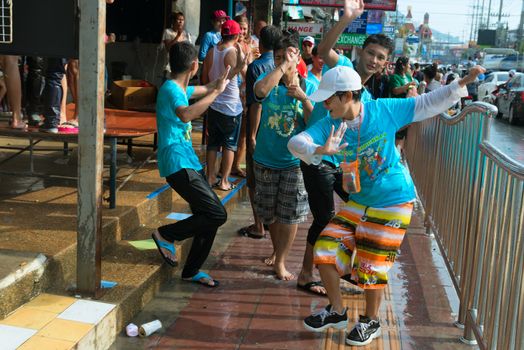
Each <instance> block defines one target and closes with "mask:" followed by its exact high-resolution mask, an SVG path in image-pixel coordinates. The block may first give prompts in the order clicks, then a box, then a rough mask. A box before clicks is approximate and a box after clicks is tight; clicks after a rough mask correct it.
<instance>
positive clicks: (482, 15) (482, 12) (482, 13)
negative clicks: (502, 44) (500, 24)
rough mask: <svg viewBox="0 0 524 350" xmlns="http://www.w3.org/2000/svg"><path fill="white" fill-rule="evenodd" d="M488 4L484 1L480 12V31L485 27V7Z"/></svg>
mask: <svg viewBox="0 0 524 350" xmlns="http://www.w3.org/2000/svg"><path fill="white" fill-rule="evenodd" d="M485 4H486V0H482V8H481V10H480V22H479V29H481V28H482V27H483V25H482V23H483V22H484V5H485Z"/></svg>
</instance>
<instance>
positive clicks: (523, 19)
mask: <svg viewBox="0 0 524 350" xmlns="http://www.w3.org/2000/svg"><path fill="white" fill-rule="evenodd" d="M523 32H524V0H522V10H521V11H520V24H519V30H518V31H517V50H518V51H519V52H522V50H523V49H524V45H523V42H522V36H523Z"/></svg>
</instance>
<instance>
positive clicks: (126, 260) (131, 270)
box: [101, 188, 247, 330]
mask: <svg viewBox="0 0 524 350" xmlns="http://www.w3.org/2000/svg"><path fill="white" fill-rule="evenodd" d="M246 195H247V191H246V189H245V188H242V189H240V190H239V191H238V192H237V193H235V194H234V195H233V196H232V197H231V199H230V200H228V201H227V202H226V203H225V207H226V210H227V211H228V212H231V211H232V210H233V209H234V208H235V207H236V206H237V205H239V203H240V201H239V198H244V199H245V196H246ZM226 196H227V194H226V195H225V196H224V197H226ZM244 205H245V203H244ZM173 206H174V207H175V208H178V209H179V211H178V212H182V213H189V212H190V211H189V207H188V205H187V203H185V202H183V200H177V201H175V202H174V205H173ZM168 214H170V213H169V212H162V213H161V214H160V215H157V216H156V217H154V218H151V220H150V221H149V222H148V223H147V224H145V225H141V227H139V228H138V229H137V230H135V231H134V232H132V233H129V234H127V235H124V236H123V239H122V240H121V241H120V242H118V243H117V244H116V245H115V246H114V247H113V248H112V249H110V250H108V251H107V252H106V253H105V254H104V257H103V261H102V277H103V279H104V280H107V281H112V282H117V283H118V285H117V286H116V287H114V288H112V289H111V290H109V291H108V292H107V294H105V295H104V296H103V297H102V298H101V301H104V302H108V303H113V304H116V305H117V320H116V322H117V329H119V330H120V329H122V328H123V327H125V325H126V324H127V323H128V322H129V321H130V320H131V319H132V318H133V317H134V316H135V315H136V314H137V313H138V312H140V311H141V310H142V309H143V308H144V306H145V305H146V304H147V303H148V302H149V301H150V300H151V299H153V297H154V296H155V295H156V293H157V292H158V290H159V289H160V287H161V285H163V284H165V283H166V282H168V281H172V280H176V279H177V278H178V277H177V278H175V276H179V275H180V269H181V268H182V267H183V265H184V262H185V260H186V258H187V254H188V252H189V249H190V247H191V243H192V239H186V240H184V241H182V242H176V243H175V247H176V251H177V261H179V264H178V266H177V267H175V268H172V267H170V266H169V265H167V264H165V263H164V262H163V260H162V258H161V257H160V255H159V254H158V250H157V249H156V247H152V249H149V250H138V249H136V248H135V247H133V246H132V245H131V244H130V242H132V241H141V240H150V239H151V234H152V233H153V232H154V231H155V230H156V228H157V227H159V226H162V225H165V224H168V223H173V222H175V221H174V220H172V219H168V218H167V216H168ZM226 225H227V223H226ZM219 232H220V231H219ZM213 249H215V247H214V248H213Z"/></svg>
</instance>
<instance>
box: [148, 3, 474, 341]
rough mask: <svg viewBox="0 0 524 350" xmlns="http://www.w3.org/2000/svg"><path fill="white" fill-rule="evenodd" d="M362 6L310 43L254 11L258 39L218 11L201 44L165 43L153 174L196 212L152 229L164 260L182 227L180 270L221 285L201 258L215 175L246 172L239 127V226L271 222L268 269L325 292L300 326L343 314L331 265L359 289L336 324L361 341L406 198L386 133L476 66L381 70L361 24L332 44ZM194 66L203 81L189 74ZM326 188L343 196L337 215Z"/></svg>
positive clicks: (441, 103)
mask: <svg viewBox="0 0 524 350" xmlns="http://www.w3.org/2000/svg"><path fill="white" fill-rule="evenodd" d="M363 10H364V2H363V0H345V4H344V12H343V15H342V17H341V18H340V20H339V22H338V23H337V24H335V25H334V27H333V28H331V29H330V30H329V32H327V33H325V35H324V38H323V39H322V41H321V42H320V43H319V44H318V46H315V40H314V38H311V37H308V38H305V39H304V40H303V41H302V42H300V39H299V36H298V34H297V33H296V32H293V31H287V30H281V29H280V28H277V27H275V26H272V25H266V24H265V23H263V22H262V21H259V22H257V27H258V28H257V30H256V39H255V38H253V37H252V36H250V35H249V33H248V30H247V27H248V26H247V21H246V20H245V19H244V18H236V19H235V20H231V19H229V18H227V17H226V16H225V13H224V12H223V11H217V12H215V14H214V17H213V19H212V21H213V23H214V30H213V31H212V32H210V33H207V34H206V35H205V36H204V40H203V42H202V46H201V48H200V52H198V51H197V49H196V48H195V46H193V45H192V44H191V43H190V42H189V41H188V40H175V41H176V42H175V43H169V44H170V45H171V46H170V50H169V63H170V76H169V77H168V79H167V81H166V82H165V83H164V84H163V86H162V87H161V89H160V91H159V95H158V102H157V120H158V132H159V152H158V166H159V170H160V175H161V176H163V177H166V180H167V182H168V183H169V184H170V185H171V187H172V188H173V189H174V190H175V191H176V192H178V193H179V194H180V196H181V197H182V198H183V199H184V200H186V201H187V202H188V204H189V206H190V208H191V210H192V212H193V215H192V216H191V217H189V218H187V219H184V220H181V221H178V222H176V223H173V224H169V225H166V226H162V227H159V228H158V229H157V230H156V231H155V232H154V233H153V235H152V236H153V239H154V241H155V242H156V244H157V246H158V249H159V252H160V254H161V256H162V257H163V258H164V259H165V261H166V262H167V263H169V264H171V265H173V266H174V265H175V264H176V254H175V253H176V251H175V247H174V245H173V242H174V241H181V240H184V239H186V238H188V237H193V243H192V246H191V249H190V252H189V256H188V258H187V261H186V263H185V265H184V268H183V271H182V278H183V279H184V280H187V281H191V282H195V283H200V284H203V285H205V286H207V287H218V286H219V281H217V280H215V279H213V277H211V276H210V275H209V274H207V273H205V272H203V271H201V270H200V268H201V267H202V265H203V263H204V262H205V260H206V258H207V256H208V254H209V252H210V250H211V249H212V245H213V240H214V238H215V235H216V233H217V230H218V228H219V227H220V226H221V225H222V224H223V223H224V222H225V221H226V220H227V212H226V210H225V208H224V207H223V205H222V204H221V202H220V200H219V198H218V197H217V195H216V194H215V192H214V191H213V188H216V189H218V190H226V191H227V190H231V189H232V188H233V187H234V185H233V184H231V183H230V182H229V180H228V175H229V174H232V168H234V170H235V171H236V174H237V175H241V176H243V175H244V174H239V169H238V168H235V167H234V166H233V164H234V161H235V160H234V159H235V153H237V154H238V152H239V144H240V142H241V141H240V140H242V142H245V144H246V153H245V160H246V176H247V186H248V192H249V198H250V201H251V206H252V208H253V218H254V224H253V225H250V226H247V227H242V228H240V229H239V233H241V234H243V235H245V236H246V237H250V238H255V239H259V238H262V237H264V234H265V230H266V229H267V230H269V234H270V237H271V242H272V245H273V254H272V256H270V257H268V258H267V259H265V261H264V262H265V263H266V264H267V265H271V266H273V268H274V272H275V275H276V278H278V279H280V280H284V281H287V280H293V279H296V280H297V286H298V287H299V288H301V289H304V290H306V291H308V292H311V293H313V294H316V295H320V296H327V298H328V300H329V304H328V305H327V306H326V307H325V308H324V309H322V310H321V311H319V312H317V313H314V314H312V315H310V316H308V317H306V318H305V319H304V325H305V327H306V328H307V329H309V330H311V331H315V332H318V331H323V330H325V329H327V328H338V329H345V328H346V327H347V324H348V313H347V309H346V308H344V306H343V303H342V294H341V291H340V288H339V282H340V278H343V279H345V280H348V281H350V282H352V283H354V284H356V285H358V286H359V287H361V288H363V289H364V293H365V299H366V307H365V310H364V311H365V312H364V313H363V315H361V316H360V318H359V319H358V320H357V322H356V324H355V326H354V327H353V328H352V330H351V331H350V332H348V334H347V337H346V343H347V344H350V345H366V344H369V343H370V342H371V341H372V340H373V339H375V338H377V337H378V336H379V335H380V333H381V328H380V320H379V318H378V312H379V308H380V305H381V301H382V298H383V290H384V288H385V287H386V285H387V283H388V275H387V273H388V270H389V269H390V268H391V266H392V265H393V263H394V261H395V258H396V255H397V252H398V250H399V247H400V244H401V243H402V240H403V237H404V234H405V232H406V229H407V227H408V226H409V223H410V219H411V213H412V210H413V202H414V201H415V190H414V185H413V182H412V180H411V177H410V175H409V172H408V171H407V170H406V168H405V167H404V165H403V164H402V162H401V153H400V151H399V148H398V147H396V143H395V139H401V138H403V137H405V136H406V135H405V128H406V127H407V126H408V125H409V124H411V123H413V122H417V121H422V120H425V119H428V118H431V117H433V116H435V115H437V114H439V113H440V112H444V111H446V110H447V109H448V108H449V107H450V106H452V105H453V104H454V103H456V101H457V100H459V99H460V98H461V97H464V96H465V95H467V90H466V85H467V84H470V83H471V82H473V81H474V80H475V79H476V78H477V76H478V75H479V74H482V73H483V72H484V70H483V68H482V67H479V66H475V67H473V68H472V69H471V71H470V72H469V74H467V75H466V76H465V77H463V78H457V79H454V80H453V81H449V82H448V84H447V85H445V84H442V83H441V82H440V80H441V79H444V78H443V77H442V78H440V77H438V74H439V72H438V70H437V67H436V66H435V65H431V66H428V67H426V68H424V70H423V71H422V72H421V71H420V67H418V66H416V65H415V66H414V67H413V68H412V67H411V65H410V64H409V60H408V59H407V58H403V57H401V58H399V59H398V60H397V62H396V63H395V65H394V71H389V64H388V60H389V58H390V57H391V54H392V52H393V43H392V41H391V39H389V38H388V37H387V36H385V35H382V34H376V35H371V36H369V37H368V38H367V39H366V41H365V42H364V44H363V47H362V50H361V51H360V53H359V57H358V58H357V60H356V63H353V62H351V60H350V59H349V58H347V57H346V56H344V55H342V54H339V53H337V52H336V51H335V50H334V46H335V44H336V42H337V40H338V38H339V36H340V35H341V34H342V32H343V31H344V30H345V28H346V27H347V26H348V25H349V24H350V23H351V22H352V21H353V20H354V19H355V18H357V17H358V16H360V15H361V14H362V12H363ZM181 37H182V36H181V35H177V36H176V38H181ZM168 40H169V39H168ZM167 45H168V43H166V46H167ZM255 47H256V49H254V48H255ZM199 61H201V62H203V66H202V67H201V69H199ZM304 67H309V70H308V69H307V68H305V69H304ZM198 72H200V75H201V76H200V79H201V82H202V83H203V85H201V86H189V81H190V80H191V79H192V78H193V77H194V76H195V75H196V74H197V73H198ZM385 72H387V73H385ZM388 97H392V98H388ZM190 99H194V100H196V102H194V103H192V104H189V100H190ZM204 113H207V123H208V132H209V138H208V144H207V157H206V159H207V161H206V166H205V167H206V170H205V171H204V169H203V166H202V165H201V163H200V162H199V160H198V157H197V155H196V154H195V152H194V150H193V147H192V142H191V123H190V122H191V120H194V119H196V118H199V117H200V116H201V115H203V114H204ZM242 125H245V129H244V130H245V131H241V130H242V129H243V128H242ZM219 151H221V152H222V160H221V164H220V171H217V169H218V165H217V164H216V163H217V154H218V152H219ZM242 157H243V156H242ZM237 164H238V163H237ZM335 193H336V195H338V196H339V197H340V198H341V199H342V201H343V202H344V205H343V208H342V209H341V210H340V211H339V212H338V213H336V214H335V204H334V201H335V198H334V197H335V195H334V194H335ZM309 212H311V214H312V216H313V222H312V224H311V226H310V228H309V231H308V236H307V245H306V247H305V248H304V259H303V263H302V269H301V271H300V272H299V273H298V276H296V275H295V273H294V272H293V271H289V270H288V268H287V263H286V259H287V256H288V253H289V251H290V248H291V245H292V243H293V241H294V238H295V235H296V233H297V228H298V225H299V224H301V223H303V222H304V221H305V220H306V217H307V215H308V213H309ZM315 267H317V268H318V271H319V273H320V280H318V278H316V277H315V276H316V270H315Z"/></svg>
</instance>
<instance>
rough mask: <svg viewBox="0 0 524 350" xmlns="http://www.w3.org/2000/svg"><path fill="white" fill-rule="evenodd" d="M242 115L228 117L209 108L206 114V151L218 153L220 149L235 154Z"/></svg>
mask: <svg viewBox="0 0 524 350" xmlns="http://www.w3.org/2000/svg"><path fill="white" fill-rule="evenodd" d="M241 122H242V113H240V114H239V115H237V116H229V115H225V114H222V113H220V112H217V111H215V110H214V109H212V108H209V110H208V112H207V131H208V134H209V138H208V140H207V149H208V150H216V151H218V150H219V149H220V148H221V147H222V148H225V149H227V150H230V151H233V152H235V151H236V150H237V144H238V138H239V136H240V125H241Z"/></svg>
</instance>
